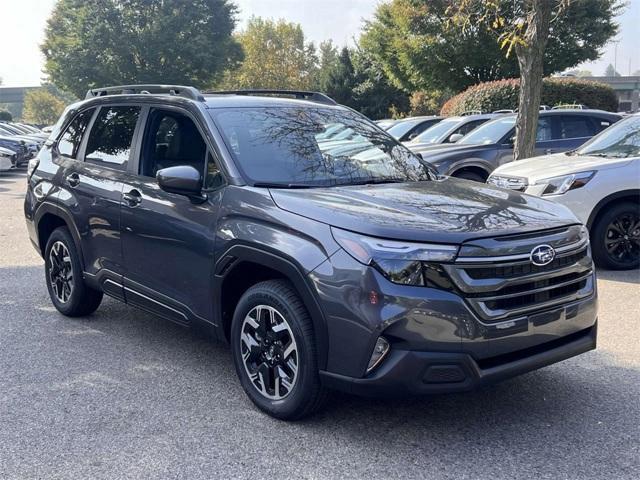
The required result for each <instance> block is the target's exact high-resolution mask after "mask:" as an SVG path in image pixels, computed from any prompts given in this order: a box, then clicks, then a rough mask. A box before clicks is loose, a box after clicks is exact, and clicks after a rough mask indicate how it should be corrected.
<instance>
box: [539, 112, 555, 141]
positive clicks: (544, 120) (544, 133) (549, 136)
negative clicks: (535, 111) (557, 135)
mask: <svg viewBox="0 0 640 480" xmlns="http://www.w3.org/2000/svg"><path fill="white" fill-rule="evenodd" d="M551 125H552V119H551V117H539V118H538V130H537V131H536V142H546V141H548V140H553V128H552V126H551Z"/></svg>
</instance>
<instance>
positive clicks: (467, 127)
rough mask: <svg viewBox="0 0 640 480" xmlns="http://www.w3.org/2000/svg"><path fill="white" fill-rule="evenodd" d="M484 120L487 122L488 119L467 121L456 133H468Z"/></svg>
mask: <svg viewBox="0 0 640 480" xmlns="http://www.w3.org/2000/svg"><path fill="white" fill-rule="evenodd" d="M484 122H486V120H474V121H472V122H467V123H465V124H464V125H462V126H461V127H460V128H459V129H458V130H456V132H455V133H459V134H460V135H466V134H467V133H469V132H470V131H472V130H475V129H476V128H478V127H479V126H480V125H482V124H483V123H484Z"/></svg>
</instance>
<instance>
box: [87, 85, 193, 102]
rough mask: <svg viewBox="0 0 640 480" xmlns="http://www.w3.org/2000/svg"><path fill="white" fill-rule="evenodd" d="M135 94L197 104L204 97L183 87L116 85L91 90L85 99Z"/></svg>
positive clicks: (189, 88)
mask: <svg viewBox="0 0 640 480" xmlns="http://www.w3.org/2000/svg"><path fill="white" fill-rule="evenodd" d="M137 94H142V95H144V94H147V95H149V94H167V95H175V96H179V97H185V98H190V99H191V100H196V101H198V102H204V97H203V96H202V94H201V93H200V91H199V90H198V89H197V88H195V87H187V86H185V85H159V84H145V85H117V86H113V87H101V88H92V89H91V90H89V91H88V92H87V95H86V96H85V99H88V98H94V97H106V96H108V95H137Z"/></svg>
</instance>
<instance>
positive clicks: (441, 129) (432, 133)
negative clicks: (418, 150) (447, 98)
mask: <svg viewBox="0 0 640 480" xmlns="http://www.w3.org/2000/svg"><path fill="white" fill-rule="evenodd" d="M463 121H464V119H463V118H445V119H444V120H442V121H441V122H439V123H436V124H435V125H434V126H433V127H431V128H427V129H426V130H425V131H424V132H422V133H421V134H420V135H418V136H417V137H416V138H414V139H413V142H415V143H437V142H438V140H439V139H440V138H441V137H442V136H443V135H445V134H446V133H447V132H448V131H449V130H451V129H452V128H453V127H455V126H456V125H458V124H459V123H462V122H463Z"/></svg>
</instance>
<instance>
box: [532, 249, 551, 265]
mask: <svg viewBox="0 0 640 480" xmlns="http://www.w3.org/2000/svg"><path fill="white" fill-rule="evenodd" d="M529 258H530V259H531V263H533V264H534V265H536V266H538V267H543V266H545V265H549V264H550V263H551V262H553V259H554V258H556V251H555V250H554V249H553V247H552V246H550V245H538V246H537V247H536V248H534V249H533V250H531V255H530V257H529Z"/></svg>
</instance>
